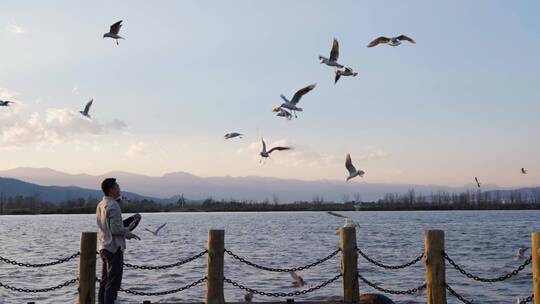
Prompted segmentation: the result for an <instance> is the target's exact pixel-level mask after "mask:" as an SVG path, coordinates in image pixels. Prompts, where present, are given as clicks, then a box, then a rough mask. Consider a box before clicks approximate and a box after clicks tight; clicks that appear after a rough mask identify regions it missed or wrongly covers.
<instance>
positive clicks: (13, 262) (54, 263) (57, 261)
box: [0, 252, 81, 268]
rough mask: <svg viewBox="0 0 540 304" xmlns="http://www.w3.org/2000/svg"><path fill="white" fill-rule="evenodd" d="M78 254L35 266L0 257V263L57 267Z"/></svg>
mask: <svg viewBox="0 0 540 304" xmlns="http://www.w3.org/2000/svg"><path fill="white" fill-rule="evenodd" d="M80 254H81V253H80V252H76V253H74V254H72V255H70V256H68V257H65V258H61V259H58V260H56V261H52V262H48V263H37V264H33V263H26V262H17V261H14V260H10V259H8V258H4V257H2V256H0V262H4V263H7V264H11V265H15V266H20V267H29V268H41V267H48V266H53V265H58V264H62V263H66V262H69V261H70V260H73V259H74V258H76V257H78V256H79V255H80Z"/></svg>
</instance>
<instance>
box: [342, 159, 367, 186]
mask: <svg viewBox="0 0 540 304" xmlns="http://www.w3.org/2000/svg"><path fill="white" fill-rule="evenodd" d="M345 168H347V171H349V177H347V181H349V180H350V179H351V178H354V177H357V176H360V177H362V176H364V174H365V172H364V171H362V170H356V168H355V167H354V165H353V164H352V160H351V155H350V154H347V158H346V159H345Z"/></svg>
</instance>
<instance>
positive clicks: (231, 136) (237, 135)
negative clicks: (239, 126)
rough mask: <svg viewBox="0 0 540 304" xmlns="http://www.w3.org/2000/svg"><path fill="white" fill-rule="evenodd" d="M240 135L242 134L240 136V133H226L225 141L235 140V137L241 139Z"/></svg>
mask: <svg viewBox="0 0 540 304" xmlns="http://www.w3.org/2000/svg"><path fill="white" fill-rule="evenodd" d="M242 135H243V134H240V133H237V132H232V133H227V134H225V139H231V138H235V137H238V138H242Z"/></svg>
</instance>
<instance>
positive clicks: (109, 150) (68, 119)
mask: <svg viewBox="0 0 540 304" xmlns="http://www.w3.org/2000/svg"><path fill="white" fill-rule="evenodd" d="M3 7H4V9H3V10H2V11H0V20H2V21H1V22H3V24H0V41H1V44H2V58H1V59H0V71H2V73H0V88H1V89H0V97H4V98H7V97H13V98H15V99H16V100H17V101H19V104H17V105H15V106H13V107H12V109H11V110H7V109H0V110H2V111H0V112H2V113H0V116H2V115H3V116H2V121H3V122H0V127H1V129H0V150H1V152H2V153H3V154H4V155H5V156H7V158H5V159H6V161H5V162H3V163H2V164H1V165H0V167H1V168H0V169H8V168H12V167H17V166H32V167H51V168H54V169H58V170H63V171H67V172H71V173H82V172H87V173H96V174H97V173H104V172H107V171H111V170H122V171H130V172H135V173H142V174H150V175H161V174H163V173H166V172H171V171H187V172H191V173H194V174H198V175H202V176H215V175H231V176H242V175H262V176H276V177H285V178H300V179H310V180H312V179H321V178H328V179H335V178H337V179H342V178H344V177H345V174H346V172H345V169H344V167H343V162H344V159H345V155H346V154H347V153H351V156H352V158H353V161H354V162H355V163H356V165H357V167H360V168H362V169H364V170H365V171H366V172H367V173H366V176H365V178H364V181H367V182H384V183H422V184H441V185H463V184H467V183H470V182H471V180H472V178H473V177H474V176H479V178H480V179H481V180H483V181H484V182H485V183H491V184H499V185H501V186H522V185H535V184H538V180H539V178H540V173H537V172H540V162H539V161H538V157H539V156H538V155H540V143H539V141H538V140H537V135H538V131H540V121H539V120H538V113H540V105H539V97H540V92H539V89H538V85H537V84H538V80H539V76H538V75H540V74H539V73H538V71H539V68H540V60H539V59H538V49H539V47H540V35H539V33H540V24H539V23H540V21H539V20H538V19H537V18H536V17H537V16H536V15H535V12H537V11H538V10H539V9H540V3H538V2H535V1H519V2H515V1H512V2H511V1H445V2H442V1H436V2H435V1H362V2H360V1H226V2H225V1H159V2H155V1H154V2H150V1H114V2H113V3H110V2H106V1H98V2H78V3H75V2H73V1H47V2H46V3H45V2H43V1H20V2H15V3H13V2H10V3H9V5H8V4H7V3H5V5H3ZM121 19H122V20H124V27H123V28H122V32H121V34H122V35H123V36H124V37H126V40H123V41H120V46H118V47H117V46H116V45H115V44H114V42H113V41H112V40H109V39H103V38H102V35H103V33H104V32H106V31H107V30H108V27H109V25H110V24H112V23H114V22H116V21H117V20H121ZM397 34H407V35H410V36H411V37H413V38H414V39H415V40H416V41H417V44H416V45H409V44H404V45H402V46H400V47H397V48H391V47H388V46H379V47H377V48H373V49H368V48H366V45H367V43H368V42H369V41H370V40H371V39H373V38H375V37H377V36H379V35H388V36H390V35H397ZM334 37H336V38H337V39H338V40H339V42H340V62H342V63H343V64H345V65H347V66H352V67H353V68H354V69H355V70H357V71H358V72H359V75H358V76H357V77H356V78H345V79H342V80H340V82H339V83H338V84H337V85H334V84H333V71H332V69H331V68H330V67H326V66H322V65H320V64H319V63H318V60H317V56H318V55H325V56H327V55H328V53H329V51H330V47H331V43H332V39H333V38H334ZM311 83H317V87H316V89H315V90H313V91H312V92H310V93H309V94H308V95H306V96H305V97H304V99H303V100H302V101H301V104H302V107H303V108H304V112H302V113H301V115H300V117H299V119H297V120H293V121H285V120H280V119H278V118H277V117H275V116H274V115H273V113H272V112H271V109H272V107H274V106H276V105H278V104H279V103H280V98H279V94H281V93H283V94H285V95H286V96H291V95H292V94H294V92H295V91H296V90H298V89H299V88H301V87H303V86H305V85H307V84H311ZM2 94H3V95H2ZM90 98H94V100H95V102H94V107H93V109H92V113H93V121H92V123H93V124H94V125H92V126H91V125H89V124H88V123H87V122H84V121H82V120H81V119H80V117H76V115H75V114H76V113H77V111H78V110H80V108H82V107H83V106H84V104H85V103H86V102H87V101H88V100H89V99H90ZM0 99H1V98H0ZM70 111H71V112H70ZM72 112H73V113H75V114H73V113H72ZM118 122H121V123H118ZM124 124H125V126H124ZM14 125H16V126H17V128H14V127H13V126H14ZM66 129H69V130H73V131H66ZM231 131H239V132H242V133H245V134H246V137H245V138H244V139H242V140H239V141H229V142H224V140H223V138H222V136H223V134H225V133H227V132H231ZM36 134H39V136H37V135H36ZM261 136H264V137H265V138H267V139H268V141H269V142H270V143H272V142H276V143H286V144H290V145H292V146H294V147H295V150H294V151H293V152H290V153H281V154H278V155H275V156H273V157H272V159H271V160H269V161H268V162H267V163H266V164H264V165H260V164H259V163H258V158H257V152H258V151H257V150H258V149H259V145H258V140H259V139H260V137H261ZM521 167H526V168H528V169H529V170H530V174H529V175H527V176H521V175H519V174H518V171H519V169H520V168H521Z"/></svg>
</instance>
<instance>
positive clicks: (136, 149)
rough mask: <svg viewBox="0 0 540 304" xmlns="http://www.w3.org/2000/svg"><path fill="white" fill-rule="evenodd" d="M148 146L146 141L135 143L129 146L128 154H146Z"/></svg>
mask: <svg viewBox="0 0 540 304" xmlns="http://www.w3.org/2000/svg"><path fill="white" fill-rule="evenodd" d="M147 148H148V145H147V144H146V143H144V142H138V143H134V144H131V145H130V146H129V147H128V150H127V152H126V155H127V156H129V157H135V156H141V155H144V154H146V152H147Z"/></svg>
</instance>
